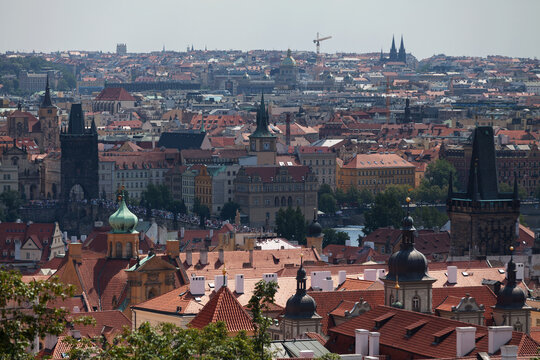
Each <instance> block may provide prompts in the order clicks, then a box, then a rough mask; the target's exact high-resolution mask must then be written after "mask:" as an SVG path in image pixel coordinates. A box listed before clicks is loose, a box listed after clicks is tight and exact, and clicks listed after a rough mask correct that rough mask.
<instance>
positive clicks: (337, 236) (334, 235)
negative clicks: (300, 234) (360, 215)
mask: <svg viewBox="0 0 540 360" xmlns="http://www.w3.org/2000/svg"><path fill="white" fill-rule="evenodd" d="M350 239H351V238H350V237H349V234H347V233H346V232H344V231H337V230H335V229H332V228H326V229H324V230H323V245H322V246H323V248H325V247H326V246H328V245H330V244H336V245H345V242H346V241H347V240H350Z"/></svg>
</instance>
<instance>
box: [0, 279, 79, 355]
mask: <svg viewBox="0 0 540 360" xmlns="http://www.w3.org/2000/svg"><path fill="white" fill-rule="evenodd" d="M72 295H73V287H71V286H65V285H63V284H62V283H60V282H59V281H58V279H57V278H52V279H50V280H48V281H31V282H28V283H26V282H24V281H23V280H22V276H21V274H20V273H19V272H16V271H6V270H0V309H1V319H2V321H0V349H2V351H1V353H0V359H2V360H3V359H6V360H7V359H33V358H34V357H33V356H31V355H29V354H27V351H26V350H27V349H29V348H31V347H32V346H33V343H34V340H35V339H36V337H37V338H43V337H44V336H45V335H47V334H51V335H60V334H62V332H63V331H64V329H65V328H66V325H67V324H68V320H67V318H66V316H67V315H68V313H69V311H68V310H65V309H63V308H49V307H47V304H48V303H49V302H51V301H53V300H56V299H62V300H63V299H65V298H67V297H70V296H72Z"/></svg>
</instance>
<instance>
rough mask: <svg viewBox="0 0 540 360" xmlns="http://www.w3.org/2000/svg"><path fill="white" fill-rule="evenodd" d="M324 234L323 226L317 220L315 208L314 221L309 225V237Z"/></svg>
mask: <svg viewBox="0 0 540 360" xmlns="http://www.w3.org/2000/svg"><path fill="white" fill-rule="evenodd" d="M321 234H322V226H321V224H319V222H318V221H317V209H313V221H312V222H311V224H309V226H308V231H307V236H308V237H319V236H321Z"/></svg>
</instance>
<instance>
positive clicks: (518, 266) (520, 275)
mask: <svg viewBox="0 0 540 360" xmlns="http://www.w3.org/2000/svg"><path fill="white" fill-rule="evenodd" d="M516 271H517V272H516V280H517V281H523V278H524V275H525V267H524V265H523V263H517V264H516Z"/></svg>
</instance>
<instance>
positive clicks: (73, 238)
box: [71, 235, 77, 243]
mask: <svg viewBox="0 0 540 360" xmlns="http://www.w3.org/2000/svg"><path fill="white" fill-rule="evenodd" d="M71 242H72V243H74V242H77V237H76V236H75V235H72V236H71Z"/></svg>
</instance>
